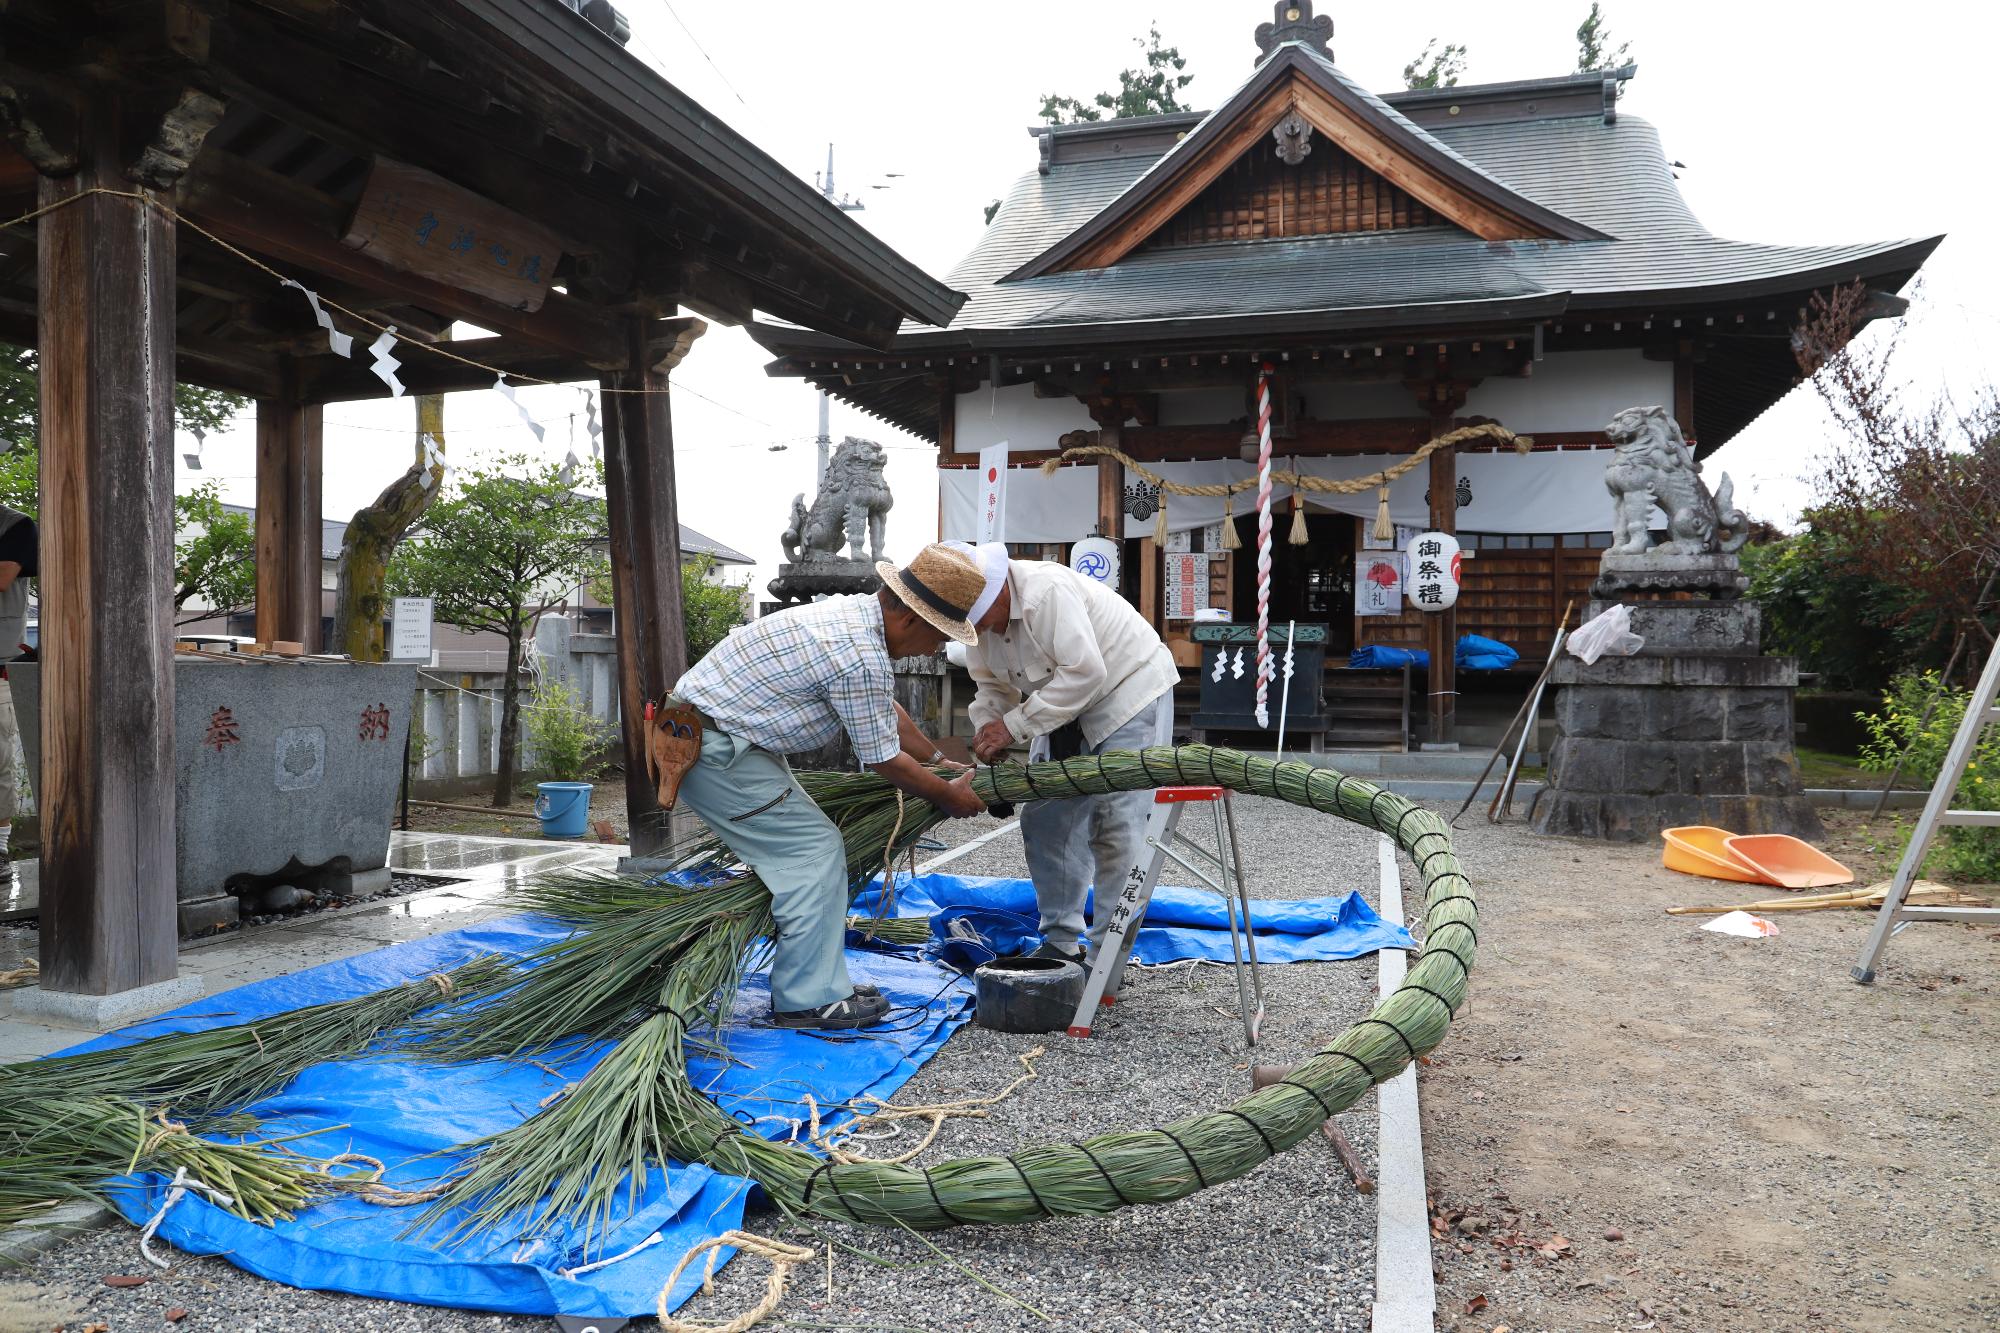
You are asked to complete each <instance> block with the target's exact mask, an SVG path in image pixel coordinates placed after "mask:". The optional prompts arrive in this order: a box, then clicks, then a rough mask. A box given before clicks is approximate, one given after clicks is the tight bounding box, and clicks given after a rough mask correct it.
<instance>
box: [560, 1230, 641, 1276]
mask: <svg viewBox="0 0 2000 1333" xmlns="http://www.w3.org/2000/svg"><path fill="white" fill-rule="evenodd" d="M665 1239H666V1237H665V1236H664V1235H662V1234H661V1233H660V1232H657V1231H655V1232H654V1233H653V1234H652V1235H650V1236H648V1237H646V1239H644V1240H642V1241H640V1242H639V1243H638V1244H637V1245H634V1246H633V1247H632V1248H631V1249H629V1250H627V1251H625V1252H624V1253H623V1254H614V1255H612V1256H611V1257H610V1258H609V1259H599V1260H598V1261H597V1262H596V1263H594V1264H584V1265H582V1266H581V1267H578V1268H558V1269H557V1270H556V1273H557V1275H558V1276H560V1277H571V1278H575V1277H582V1276H583V1275H584V1274H585V1273H595V1272H596V1271H597V1270H598V1269H600V1268H609V1267H611V1265H613V1264H617V1263H623V1262H624V1261H625V1260H627V1259H630V1258H631V1257H632V1256H633V1255H635V1254H637V1253H638V1252H639V1251H641V1250H644V1249H649V1248H651V1247H652V1246H655V1245H658V1244H659V1243H660V1242H661V1241H663V1240H665Z"/></svg>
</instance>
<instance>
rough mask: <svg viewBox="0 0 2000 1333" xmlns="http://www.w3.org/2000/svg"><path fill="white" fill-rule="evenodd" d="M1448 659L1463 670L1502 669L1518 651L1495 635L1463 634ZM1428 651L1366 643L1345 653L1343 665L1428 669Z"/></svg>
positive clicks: (1511, 662)
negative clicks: (1345, 658) (1345, 661)
mask: <svg viewBox="0 0 2000 1333" xmlns="http://www.w3.org/2000/svg"><path fill="white" fill-rule="evenodd" d="M1451 660H1452V662H1453V663H1454V664H1455V665H1456V666H1458V667H1459V668H1460V669H1461V670H1465V671H1505V670H1506V669H1507V668H1508V667H1510V666H1513V665H1514V663H1516V662H1518V661H1520V660H1521V654H1520V653H1518V652H1516V651H1515V650H1514V649H1513V648H1511V647H1509V646H1508V645H1507V644H1504V643H1502V642H1500V641H1499V640H1498V639H1489V638H1487V637H1486V636H1485V635H1483V634H1465V635H1461V636H1460V637H1459V640H1458V643H1457V644H1456V645H1454V646H1453V648H1452V654H1451ZM1430 664H1431V655H1430V653H1429V652H1428V651H1426V650H1425V649H1422V648H1392V647H1390V646H1389V645H1388V644H1384V643H1366V644H1363V645H1362V646H1361V647H1359V648H1356V649H1354V650H1353V651H1351V652H1349V653H1348V654H1347V665H1348V666H1349V667H1352V668H1354V669H1355V670H1363V669H1379V668H1382V667H1405V666H1409V667H1417V668H1420V669H1428V668H1429V666H1430Z"/></svg>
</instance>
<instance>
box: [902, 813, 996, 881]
mask: <svg viewBox="0 0 2000 1333" xmlns="http://www.w3.org/2000/svg"><path fill="white" fill-rule="evenodd" d="M1020 827H1021V821H1020V820H1018V819H1010V820H1008V821H1007V822H1006V823H1004V824H1002V825H1001V826H1000V827H999V828H990V829H987V830H986V832H984V833H982V834H980V835H979V836H978V837H976V838H974V839H972V840H971V841H970V842H962V843H960V844H959V845H958V846H956V847H952V848H948V849H947V850H945V851H943V852H941V853H939V854H938V855H936V856H934V857H932V858H931V859H930V860H928V861H926V862H924V863H923V864H922V865H920V866H918V867H917V873H918V874H919V875H928V874H930V873H931V871H933V870H936V869H937V868H938V867H939V866H941V865H948V864H950V863H951V862H953V861H956V860H957V859H958V858H959V857H961V856H965V855H968V854H970V853H972V852H976V851H978V850H979V849H980V848H981V847H984V846H985V845H986V844H987V843H989V842H992V841H993V840H994V839H995V838H997V837H999V836H1000V835H1001V834H1003V833H1012V832H1014V831H1015V830H1017V829H1019V828H1020Z"/></svg>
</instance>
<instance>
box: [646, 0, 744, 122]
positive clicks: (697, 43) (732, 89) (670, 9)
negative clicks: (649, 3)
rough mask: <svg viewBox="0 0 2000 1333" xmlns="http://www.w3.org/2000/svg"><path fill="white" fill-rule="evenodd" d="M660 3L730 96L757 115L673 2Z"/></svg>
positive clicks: (655, 56) (656, 58) (671, 0)
mask: <svg viewBox="0 0 2000 1333" xmlns="http://www.w3.org/2000/svg"><path fill="white" fill-rule="evenodd" d="M660 3H661V4H662V5H665V6H666V10H667V13H668V14H669V15H670V16H671V17H672V18H673V20H674V22H675V23H677V24H679V25H680V30H681V31H682V32H684V33H686V34H687V39H688V40H689V41H690V42H692V43H694V49H695V50H696V51H697V52H699V53H700V54H701V58H702V59H703V60H706V61H707V62H708V67H709V68H710V69H712V70H714V71H715V77H716V78H718V79H721V80H722V86H723V87H725V88H727V89H728V90H729V95H730V96H731V97H734V98H735V99H736V100H737V101H738V102H741V103H742V104H743V109H744V110H745V111H748V112H750V113H752V114H753V115H754V114H756V108H755V107H753V106H751V105H750V103H748V102H746V101H744V100H743V94H742V93H739V92H737V91H736V85H735V84H733V83H731V82H730V81H729V76H728V75H727V74H724V73H723V72H722V66H720V65H718V64H716V63H715V57H714V56H711V55H710V54H709V53H708V50H707V48H705V47H703V46H702V44H701V38H699V37H697V36H695V35H694V30H693V29H692V28H690V27H688V25H687V24H686V23H684V22H682V21H681V16H680V15H679V14H678V13H676V12H675V10H674V6H673V0H660ZM641 45H644V41H643V39H642V40H641ZM646 49H647V51H648V53H651V52H652V48H651V47H647V48H646ZM653 59H655V60H659V56H658V55H654V56H653ZM665 63H666V62H664V61H661V64H662V65H664V64H665Z"/></svg>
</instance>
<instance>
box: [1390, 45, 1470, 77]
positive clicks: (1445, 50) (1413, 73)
mask: <svg viewBox="0 0 2000 1333" xmlns="http://www.w3.org/2000/svg"><path fill="white" fill-rule="evenodd" d="M1463 73H1465V48H1464V47H1463V46H1459V45H1456V44H1455V43H1452V42H1446V43H1444V44H1443V45H1442V46H1440V45H1439V44H1438V39H1437V38H1435V37H1433V38H1431V39H1430V40H1429V41H1428V42H1425V43H1424V49H1423V50H1421V51H1419V52H1417V58H1416V59H1415V60H1412V61H1411V62H1410V63H1409V64H1407V65H1405V66H1403V86H1404V87H1405V88H1456V87H1457V86H1458V76H1459V75H1461V74H1463Z"/></svg>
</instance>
